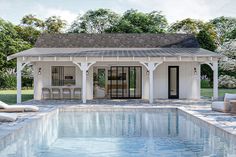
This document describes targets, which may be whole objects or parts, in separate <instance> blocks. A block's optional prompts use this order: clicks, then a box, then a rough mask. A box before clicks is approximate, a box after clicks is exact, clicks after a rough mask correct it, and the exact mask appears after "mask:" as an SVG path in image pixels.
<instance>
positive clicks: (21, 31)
mask: <svg viewBox="0 0 236 157" xmlns="http://www.w3.org/2000/svg"><path fill="white" fill-rule="evenodd" d="M15 30H16V31H17V34H18V36H19V38H21V39H23V40H24V41H26V42H29V43H30V44H31V45H32V46H33V45H34V44H35V42H36V40H37V39H38V37H39V36H40V35H41V31H39V30H37V29H35V28H34V27H32V26H20V25H17V26H15Z"/></svg>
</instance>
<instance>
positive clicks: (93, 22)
mask: <svg viewBox="0 0 236 157" xmlns="http://www.w3.org/2000/svg"><path fill="white" fill-rule="evenodd" d="M119 18H120V17H119V15H118V14H116V13H115V12H113V11H111V10H109V9H98V10H89V11H87V12H86V13H85V14H84V15H83V16H79V17H78V18H77V19H76V20H75V21H74V22H73V24H72V25H71V28H70V29H69V32H70V33H103V32H104V31H105V30H106V29H108V28H110V27H111V26H113V25H115V24H116V23H117V22H118V21H119Z"/></svg>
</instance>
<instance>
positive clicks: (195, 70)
mask: <svg viewBox="0 0 236 157" xmlns="http://www.w3.org/2000/svg"><path fill="white" fill-rule="evenodd" d="M193 70H194V75H197V68H195V67H194V69H193Z"/></svg>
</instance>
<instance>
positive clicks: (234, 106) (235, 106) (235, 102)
mask: <svg viewBox="0 0 236 157" xmlns="http://www.w3.org/2000/svg"><path fill="white" fill-rule="evenodd" d="M229 102H230V104H231V110H230V112H231V113H236V100H230V101H229Z"/></svg>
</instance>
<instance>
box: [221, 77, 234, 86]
mask: <svg viewBox="0 0 236 157" xmlns="http://www.w3.org/2000/svg"><path fill="white" fill-rule="evenodd" d="M219 87H222V88H236V78H235V77H233V76H229V75H221V76H220V77H219Z"/></svg>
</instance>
